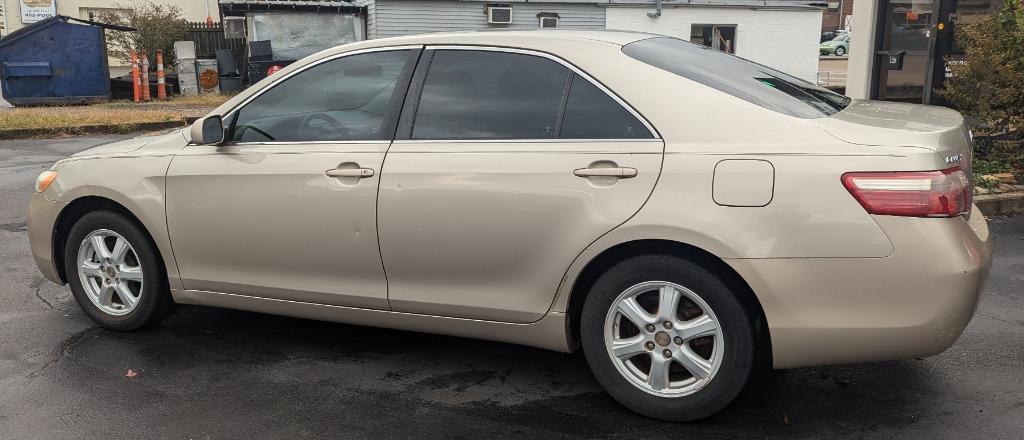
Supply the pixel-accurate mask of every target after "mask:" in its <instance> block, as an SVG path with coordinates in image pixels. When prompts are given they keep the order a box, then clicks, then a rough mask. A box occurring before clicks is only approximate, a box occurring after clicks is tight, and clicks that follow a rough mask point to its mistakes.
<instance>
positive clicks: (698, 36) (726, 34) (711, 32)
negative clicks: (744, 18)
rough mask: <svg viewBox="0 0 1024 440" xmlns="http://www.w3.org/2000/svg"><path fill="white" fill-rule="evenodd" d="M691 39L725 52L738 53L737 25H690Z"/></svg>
mask: <svg viewBox="0 0 1024 440" xmlns="http://www.w3.org/2000/svg"><path fill="white" fill-rule="evenodd" d="M690 41H691V42H693V43H697V44H702V45H704V46H707V47H710V48H712V49H715V50H720V51H722V52H725V53H736V25H734V24H695V25H693V26H691V27H690Z"/></svg>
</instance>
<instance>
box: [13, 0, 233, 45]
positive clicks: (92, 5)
mask: <svg viewBox="0 0 1024 440" xmlns="http://www.w3.org/2000/svg"><path fill="white" fill-rule="evenodd" d="M139 1H152V2H153V3H156V4H166V5H176V6H178V7H179V8H181V12H182V15H183V16H184V18H185V19H186V20H188V21H206V17H207V16H212V17H213V19H214V20H216V21H220V19H219V18H218V16H219V14H218V13H217V0H0V16H2V17H0V27H2V28H0V36H4V35H7V34H8V33H10V32H11V31H14V30H17V29H20V28H22V27H23V26H25V25H26V24H31V23H35V22H37V21H39V20H42V19H44V18H49V17H52V16H54V15H66V16H68V17H74V18H81V19H83V20H89V19H90V18H91V17H93V16H96V15H98V14H99V13H100V12H103V11H104V10H109V9H114V6H115V4H117V3H128V4H130V3H133V2H139Z"/></svg>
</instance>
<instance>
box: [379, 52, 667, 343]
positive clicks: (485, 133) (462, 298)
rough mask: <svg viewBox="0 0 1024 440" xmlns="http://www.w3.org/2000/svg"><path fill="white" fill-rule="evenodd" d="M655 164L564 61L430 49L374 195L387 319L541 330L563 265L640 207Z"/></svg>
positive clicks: (656, 146) (654, 140) (651, 144)
mask: <svg viewBox="0 0 1024 440" xmlns="http://www.w3.org/2000/svg"><path fill="white" fill-rule="evenodd" d="M662 154H663V143H662V142H661V140H660V139H658V137H657V134H656V132H655V131H654V129H653V128H651V127H650V126H649V125H648V124H647V123H646V122H644V121H643V119H642V118H640V117H639V115H637V114H636V112H635V111H633V110H632V109H630V108H629V107H628V106H627V105H625V103H623V102H622V101H621V100H619V99H618V98H617V97H616V96H614V95H613V94H611V93H610V92H609V91H607V90H606V89H604V88H603V87H602V86H600V85H598V83H596V82H595V81H593V80H592V79H590V78H589V77H587V76H586V75H583V74H582V73H581V72H578V71H576V70H575V69H574V68H572V67H570V66H569V65H568V64H567V63H564V62H563V61H561V60H558V59H556V58H554V57H552V56H550V55H546V54H541V53H533V52H527V51H520V50H512V49H499V48H482V47H434V48H429V49H428V50H427V51H425V52H424V55H423V58H422V59H421V62H420V63H419V67H418V68H417V73H416V75H415V76H414V78H413V86H412V87H411V90H410V93H409V96H408V97H407V99H406V106H405V108H404V109H403V115H402V120H401V121H400V123H399V128H398V134H397V138H396V141H395V142H394V143H392V146H391V148H390V149H389V150H388V154H387V157H386V158H385V161H384V167H383V168H384V172H383V174H382V177H381V183H380V194H379V198H378V208H377V214H378V234H379V240H380V249H381V257H382V259H383V261H384V267H385V270H386V271H387V276H388V289H389V293H388V299H389V301H390V304H391V307H392V308H393V309H394V310H396V311H403V312H412V313H423V314H430V315H443V316H454V317H463V318H474V319H484V320H494V321H504V322H520V323H523V322H532V321H536V320H537V319H540V318H541V317H542V316H543V315H544V314H545V313H546V312H547V310H548V309H549V308H550V305H551V302H552V300H553V298H554V295H555V291H556V289H557V288H558V285H559V283H560V281H561V278H562V276H563V274H564V273H565V270H566V268H567V267H568V266H569V264H570V263H571V262H572V260H573V259H574V258H575V257H576V256H577V255H579V253H580V252H581V251H582V250H583V249H584V248H586V247H587V246H588V245H589V244H590V243H592V242H593V241H594V240H596V239H597V238H598V237H600V236H601V235H602V234H604V233H606V232H608V231H610V230H611V229H613V228H615V227H616V226H618V225H619V224H621V223H623V222H625V221H626V220H627V219H628V218H629V217H631V216H632V215H633V214H634V213H635V212H636V211H637V210H639V209H640V207H641V206H642V205H643V203H644V202H645V200H646V199H647V197H648V195H649V194H650V192H651V191H652V189H653V187H654V184H655V181H656V180H657V177H658V174H659V172H660V167H661V159H662Z"/></svg>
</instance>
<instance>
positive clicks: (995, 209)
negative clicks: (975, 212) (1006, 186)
mask: <svg viewBox="0 0 1024 440" xmlns="http://www.w3.org/2000/svg"><path fill="white" fill-rule="evenodd" d="M974 204H975V205H978V209H979V210H980V211H981V213H982V214H985V215H1011V214H1024V193H1007V194H988V195H984V196H974Z"/></svg>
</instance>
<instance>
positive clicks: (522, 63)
mask: <svg viewBox="0 0 1024 440" xmlns="http://www.w3.org/2000/svg"><path fill="white" fill-rule="evenodd" d="M569 73H570V72H569V69H566V68H565V67H564V66H562V65H561V64H558V63H557V62H554V61H552V60H549V59H547V58H541V57H537V56H532V55H525V54H519V53H507V52H491V51H477V50H439V51H437V52H436V53H435V54H434V58H433V60H432V61H431V62H430V69H428V72H427V77H426V79H425V81H424V83H423V92H422V94H421V95H420V100H419V105H418V107H417V109H416V116H415V120H414V122H413V129H412V138H413V139H545V138H554V137H556V136H557V134H558V132H557V129H558V122H559V109H560V108H561V105H562V96H563V95H564V93H565V88H566V84H567V81H568V80H569Z"/></svg>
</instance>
